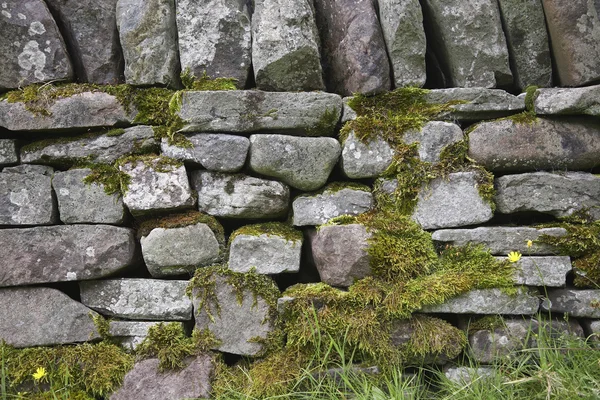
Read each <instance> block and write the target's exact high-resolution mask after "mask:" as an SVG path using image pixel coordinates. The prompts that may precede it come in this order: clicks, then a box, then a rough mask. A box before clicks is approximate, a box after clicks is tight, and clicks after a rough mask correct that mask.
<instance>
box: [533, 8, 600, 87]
mask: <svg viewBox="0 0 600 400" xmlns="http://www.w3.org/2000/svg"><path fill="white" fill-rule="evenodd" d="M542 3H543V5H544V14H545V16H546V23H547V24H548V32H549V33H550V43H551V44H552V55H553V57H554V63H555V66H556V70H557V72H558V78H559V83H560V86H582V85H585V84H588V83H591V82H593V81H596V80H598V79H599V78H600V47H599V46H598V39H599V38H600V21H599V20H598V4H597V3H596V2H594V1H591V0H575V1H572V2H564V1H561V0H542Z"/></svg>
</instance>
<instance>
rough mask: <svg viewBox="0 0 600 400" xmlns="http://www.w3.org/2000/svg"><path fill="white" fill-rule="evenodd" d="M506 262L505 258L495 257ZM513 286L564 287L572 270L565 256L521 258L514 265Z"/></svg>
mask: <svg viewBox="0 0 600 400" xmlns="http://www.w3.org/2000/svg"><path fill="white" fill-rule="evenodd" d="M497 258H498V260H506V257H497ZM515 267H516V271H515V276H514V278H515V284H516V285H526V286H546V287H564V286H565V285H566V284H567V274H568V273H569V272H570V271H571V270H572V269H573V267H572V265H571V259H570V258H569V257H566V256H547V257H521V259H520V260H519V261H518V262H516V263H515Z"/></svg>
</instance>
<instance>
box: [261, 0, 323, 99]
mask: <svg viewBox="0 0 600 400" xmlns="http://www.w3.org/2000/svg"><path fill="white" fill-rule="evenodd" d="M252 65H253V67H254V76H255V81H256V87H257V88H258V89H261V90H269V91H282V92H286V91H287V92H293V91H302V90H304V91H310V90H324V89H325V84H324V83H323V71H322V69H321V58H320V54H319V32H318V31H317V25H316V22H315V12H314V8H313V4H312V1H309V0H263V1H258V2H256V4H255V9H254V13H253V14H252Z"/></svg>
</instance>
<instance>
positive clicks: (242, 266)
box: [229, 233, 302, 274]
mask: <svg viewBox="0 0 600 400" xmlns="http://www.w3.org/2000/svg"><path fill="white" fill-rule="evenodd" d="M301 250H302V239H300V240H295V239H292V238H287V237H285V235H277V234H274V233H263V234H260V235H247V234H238V235H236V236H235V238H234V239H233V241H232V242H231V246H230V248H229V269H231V270H232V271H235V272H248V271H250V270H251V269H252V268H255V269H256V273H258V274H280V273H282V272H298V271H299V270H300V253H301Z"/></svg>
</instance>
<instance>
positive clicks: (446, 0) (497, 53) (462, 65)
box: [424, 0, 512, 88]
mask: <svg viewBox="0 0 600 400" xmlns="http://www.w3.org/2000/svg"><path fill="white" fill-rule="evenodd" d="M424 7H426V8H427V10H428V14H429V15H430V17H431V20H430V21H428V25H429V28H430V30H431V32H432V33H433V37H432V39H433V41H432V46H434V48H438V49H439V54H438V58H439V59H440V62H441V63H442V64H445V65H446V69H447V73H448V79H449V81H450V86H456V87H484V88H494V87H502V86H508V85H510V84H511V83H512V73H511V71H510V67H509V62H508V49H507V46H506V39H505V38H504V32H503V31H502V22H501V20H500V10H499V9H498V3H497V2H496V1H495V0H472V1H469V2H464V1H463V0H426V1H425V4H424Z"/></svg>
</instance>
